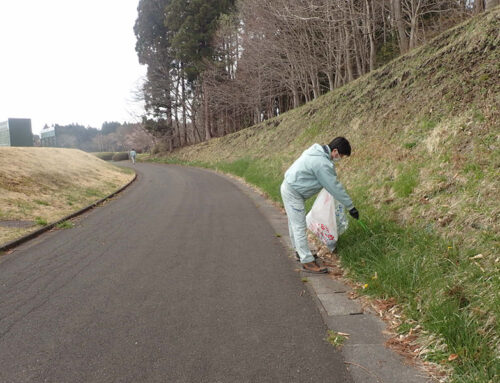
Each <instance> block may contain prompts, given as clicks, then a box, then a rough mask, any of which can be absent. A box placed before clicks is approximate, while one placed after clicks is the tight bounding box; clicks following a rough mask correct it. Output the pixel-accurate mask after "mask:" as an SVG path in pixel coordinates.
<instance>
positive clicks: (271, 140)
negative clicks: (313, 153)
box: [162, 7, 500, 382]
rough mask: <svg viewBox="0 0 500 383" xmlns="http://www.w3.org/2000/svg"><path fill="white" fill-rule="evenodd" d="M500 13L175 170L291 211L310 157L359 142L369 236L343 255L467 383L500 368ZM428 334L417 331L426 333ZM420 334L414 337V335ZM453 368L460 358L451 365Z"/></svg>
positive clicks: (357, 185)
mask: <svg viewBox="0 0 500 383" xmlns="http://www.w3.org/2000/svg"><path fill="white" fill-rule="evenodd" d="M499 45H500V8H498V7H497V8H495V9H493V10H492V11H491V12H488V13H486V14H483V15H480V16H478V17H476V18H474V19H472V20H469V21H468V22H466V23H464V24H462V25H459V26H457V27H455V28H453V29H450V30H449V31H447V32H445V33H444V34H442V35H440V36H438V37H437V38H435V39H434V40H432V41H431V42H430V43H428V44H427V45H425V46H422V47H420V48H419V49H416V50H413V51H412V52H410V53H409V54H407V55H404V56H402V57H399V58H398V59H396V60H394V61H392V62H390V63H389V64H388V65H385V66H384V67H381V68H379V69H377V70H375V71H373V72H371V73H370V74H368V75H366V76H364V77H362V78H359V79H358V80H356V81H354V82H352V83H350V84H348V85H347V86H344V87H342V88H340V89H337V90H336V91H333V92H330V93H329V94H327V95H325V96H323V97H321V98H319V99H317V100H315V101H313V102H311V103H308V104H306V105H304V106H303V107H301V108H298V109H295V110H293V111H291V112H288V113H286V114H283V115H281V116H279V117H276V118H274V119H272V120H269V121H266V122H264V123H262V124H260V125H257V126H254V127H251V128H248V129H245V130H242V131H240V132H237V133H234V134H231V135H228V136H225V137H222V138H218V139H213V140H210V141H208V142H204V143H202V144H199V145H196V146H192V147H186V148H183V149H180V150H176V151H175V152H174V153H172V154H170V155H168V156H165V157H166V158H164V159H162V160H163V161H165V162H183V163H191V164H197V165H201V166H209V167H214V168H218V169H221V170H223V171H226V172H231V173H234V174H237V175H239V176H242V177H244V178H245V179H246V180H248V181H249V182H251V183H254V184H256V185H257V186H259V187H260V188H262V189H263V190H265V191H266V192H267V193H268V194H269V196H270V197H271V198H273V199H275V200H277V201H279V200H280V196H279V185H280V183H281V181H282V177H283V173H284V171H285V170H286V169H287V167H288V166H289V165H290V164H291V163H292V162H293V161H294V159H295V158H297V157H298V156H299V155H300V153H301V152H302V151H303V150H305V149H306V148H307V147H308V146H309V145H311V144H312V143H315V142H319V143H327V142H329V141H330V140H331V139H332V138H333V137H335V136H339V135H342V136H345V137H347V138H348V139H349V140H350V141H351V144H352V146H353V155H352V156H351V158H349V159H347V160H343V161H341V163H340V165H339V166H338V173H339V176H340V178H341V180H342V182H343V183H344V185H345V186H346V188H347V190H348V191H349V193H350V194H351V196H352V197H353V199H354V201H355V204H356V206H357V207H358V209H359V211H360V214H361V217H362V218H363V219H364V220H365V222H366V223H367V225H368V227H369V228H370V230H369V231H364V230H363V228H362V227H361V226H360V225H357V224H356V223H355V222H353V223H352V225H351V227H350V229H349V231H348V232H347V233H346V234H345V235H344V237H343V238H341V239H340V243H339V256H340V258H341V260H342V263H343V265H344V266H345V268H346V269H347V271H348V273H349V274H350V275H351V277H352V278H354V279H356V280H357V281H359V282H362V283H365V284H367V285H368V288H367V289H366V290H364V292H366V293H367V294H370V295H374V296H378V297H384V298H389V297H392V298H395V299H396V300H397V302H398V303H399V305H401V307H403V309H404V312H405V321H404V323H402V325H401V329H400V331H401V332H408V331H410V329H411V328H415V327H417V325H420V326H421V328H423V331H421V333H420V342H421V343H420V344H421V345H422V349H421V351H422V352H423V354H425V356H426V358H428V359H429V360H432V361H435V362H437V363H441V364H443V365H446V366H450V367H453V369H454V371H455V375H454V380H455V381H457V382H492V381H494V379H496V378H497V377H498V366H499V359H498V358H499V338H498V329H499V321H500V318H499V307H500V299H499V296H500V294H499V291H500V258H499V257H500V251H499V250H500V247H499V213H500V204H499V202H498V198H499V196H500V190H499V181H500V178H499V174H500V142H499V140H500V137H499V135H500V49H499ZM417 328H418V327H417ZM412 331H413V330H412ZM450 356H451V357H450Z"/></svg>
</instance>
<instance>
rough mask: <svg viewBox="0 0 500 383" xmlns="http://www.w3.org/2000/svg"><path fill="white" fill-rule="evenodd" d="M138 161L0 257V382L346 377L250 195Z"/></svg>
mask: <svg viewBox="0 0 500 383" xmlns="http://www.w3.org/2000/svg"><path fill="white" fill-rule="evenodd" d="M136 169H137V171H138V173H139V177H138V179H137V181H136V182H135V183H134V184H132V185H131V186H130V187H129V188H128V189H127V190H125V191H124V192H123V193H121V194H120V195H119V196H117V197H115V198H113V199H112V200H111V201H109V202H107V203H106V204H105V205H104V206H101V207H98V208H96V209H94V210H92V211H91V212H89V213H87V214H85V215H84V216H82V217H80V218H78V219H77V220H76V221H75V227H74V228H73V229H67V230H57V231H53V232H50V233H47V234H44V235H42V236H41V237H39V238H37V239H35V240H32V241H30V242H28V243H27V244H24V245H22V246H20V247H19V248H17V249H16V250H15V251H14V252H13V253H11V254H8V255H5V256H3V257H1V258H0V382H2V383H4V382H58V383H59V382H72V383H73V382H207V383H215V382H231V383H232V382H335V383H340V382H352V380H351V378H350V376H349V373H348V372H347V371H346V368H345V365H344V361H343V359H342V355H341V354H340V352H338V351H337V350H336V349H335V348H334V347H333V346H331V345H330V344H329V343H327V342H326V340H325V338H326V336H327V327H326V325H325V324H324V322H323V321H322V318H321V315H320V312H319V309H318V308H317V306H316V304H315V303H314V301H313V298H312V297H311V296H310V295H309V293H308V291H307V289H306V288H305V287H304V286H303V283H302V282H301V279H300V277H299V275H298V274H297V273H296V272H294V270H293V267H291V266H290V259H289V258H288V255H287V254H288V251H287V249H285V248H284V247H283V246H282V244H281V243H280V241H279V238H277V237H276V235H275V232H274V231H273V229H272V227H271V226H270V224H269V222H268V221H267V220H266V219H265V218H264V216H263V215H262V214H261V213H260V212H259V211H258V209H256V207H255V205H254V204H253V203H252V201H251V200H250V199H249V198H248V197H247V196H246V195H245V194H243V193H242V192H241V191H240V190H239V189H238V188H237V187H236V186H235V185H233V184H232V183H231V182H229V181H227V180H226V179H224V178H222V177H220V176H218V175H216V174H213V173H212V172H207V171H203V170H200V169H193V168H184V167H179V166H164V165H154V164H136Z"/></svg>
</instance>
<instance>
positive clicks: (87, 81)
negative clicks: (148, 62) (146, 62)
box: [0, 0, 146, 134]
mask: <svg viewBox="0 0 500 383" xmlns="http://www.w3.org/2000/svg"><path fill="white" fill-rule="evenodd" d="M138 1H139V0H85V1H81V0H79V1H77V0H43V1H42V0H0V121H5V120H6V119H7V118H16V117H17V118H31V121H32V127H33V133H34V134H39V133H40V131H41V129H42V128H43V126H44V125H45V124H48V125H51V124H55V123H57V124H61V125H65V124H70V123H79V124H82V125H84V126H92V127H96V128H100V127H101V125H102V123H103V122H104V121H119V122H124V121H134V120H136V119H137V117H136V116H137V115H139V114H140V112H141V109H142V104H141V103H137V102H134V101H133V100H134V97H135V96H134V90H135V89H137V88H138V87H139V84H140V82H141V79H142V78H143V76H144V74H145V71H146V70H145V67H143V66H141V65H139V63H138V60H137V55H136V53H135V36H134V31H133V26H134V22H135V19H136V17H137V4H138Z"/></svg>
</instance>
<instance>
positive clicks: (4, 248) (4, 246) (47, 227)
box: [0, 173, 137, 251]
mask: <svg viewBox="0 0 500 383" xmlns="http://www.w3.org/2000/svg"><path fill="white" fill-rule="evenodd" d="M136 179H137V173H136V174H135V175H134V178H133V179H132V180H131V181H130V182H129V183H127V184H126V185H125V186H123V187H121V188H120V189H118V190H117V191H115V192H114V193H111V194H110V195H108V196H106V197H104V198H102V199H100V200H99V201H96V202H94V203H92V204H90V205H88V206H86V207H84V208H83V209H81V210H78V211H77V212H75V213H72V214H70V215H68V216H66V217H64V218H62V219H60V220H58V221H56V222H52V223H49V224H47V225H45V226H44V227H42V228H40V229H38V230H36V231H33V232H31V233H29V234H26V235H25V236H23V237H21V238H18V239H15V240H13V241H10V242H7V243H4V244H2V245H0V251H7V250H10V249H12V248H13V247H16V246H19V245H21V244H23V243H25V242H27V241H29V240H31V239H33V238H36V237H38V236H39V235H40V234H43V233H45V232H47V231H49V230H51V229H53V228H54V227H55V226H57V225H59V224H60V223H62V222H64V221H67V220H70V219H71V218H75V217H77V216H79V215H81V214H83V213H85V212H87V211H89V210H91V209H93V208H95V207H96V206H98V205H100V204H102V203H103V202H104V201H107V200H108V199H110V198H112V197H114V196H115V195H117V194H118V193H120V192H122V191H123V190H125V189H126V188H127V187H129V186H130V185H131V184H132V183H133V182H134V181H135V180H136Z"/></svg>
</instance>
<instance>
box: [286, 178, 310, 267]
mask: <svg viewBox="0 0 500 383" xmlns="http://www.w3.org/2000/svg"><path fill="white" fill-rule="evenodd" d="M281 198H282V199H283V204H284V205H285V210H286V215H287V217H288V231H289V232H290V241H291V242H292V247H293V248H294V249H295V251H297V253H298V254H299V257H300V262H301V263H309V262H313V261H314V257H313V255H312V254H311V250H310V249H309V245H308V243H307V224H306V206H305V201H304V198H302V196H301V195H300V194H299V193H297V192H296V191H295V190H293V188H292V187H291V186H290V185H288V183H286V182H285V181H283V183H282V184H281Z"/></svg>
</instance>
